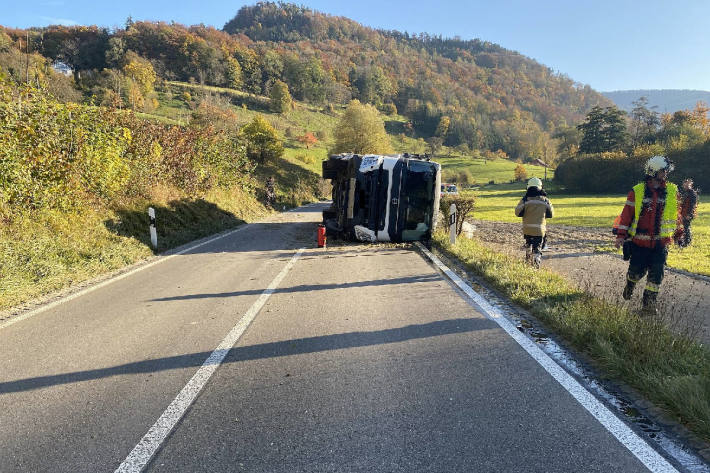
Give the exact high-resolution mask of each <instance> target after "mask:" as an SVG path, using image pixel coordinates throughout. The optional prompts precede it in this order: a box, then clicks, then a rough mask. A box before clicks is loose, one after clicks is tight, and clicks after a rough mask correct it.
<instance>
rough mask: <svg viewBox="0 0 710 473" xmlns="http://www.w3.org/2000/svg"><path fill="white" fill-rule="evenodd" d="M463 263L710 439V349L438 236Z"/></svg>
mask: <svg viewBox="0 0 710 473" xmlns="http://www.w3.org/2000/svg"><path fill="white" fill-rule="evenodd" d="M434 242H435V245H436V246H437V248H438V249H439V250H441V251H443V252H444V253H445V254H447V255H448V256H450V257H453V258H456V259H458V260H459V261H461V262H462V263H463V264H464V265H465V266H466V267H467V268H468V269H469V270H471V271H472V272H473V273H475V274H477V275H479V276H481V277H482V278H484V279H485V280H486V281H488V282H489V283H490V284H491V285H492V286H493V287H495V288H496V289H497V290H499V291H501V292H502V293H503V294H505V295H506V296H508V297H510V299H511V300H512V301H513V302H515V303H516V304H518V305H520V306H522V307H525V308H526V309H528V310H529V311H530V312H531V313H532V314H533V315H535V316H536V317H537V318H538V319H539V320H540V321H542V322H543V323H544V324H545V325H546V326H547V327H548V328H549V329H550V330H551V331H553V332H555V333H556V334H558V335H559V336H560V337H561V338H563V339H564V340H566V341H567V343H569V345H570V346H572V347H573V348H575V349H576V350H579V351H580V352H581V353H584V354H585V355H586V356H588V357H589V359H590V360H592V362H593V363H594V364H595V365H596V366H597V368H598V369H599V371H600V373H601V374H602V375H603V376H605V377H607V378H608V379H612V380H616V381H620V382H623V383H625V384H626V385H628V386H631V387H632V388H634V389H636V390H637V391H638V392H639V393H640V394H641V395H643V396H644V397H645V398H646V399H647V400H649V401H651V402H652V403H654V404H655V405H657V406H659V407H661V408H662V409H664V410H665V411H666V412H667V413H668V414H669V415H671V416H672V417H673V418H674V419H676V420H677V421H678V422H680V423H681V424H683V425H685V426H687V427H688V428H689V429H690V430H691V431H692V432H694V433H695V434H696V435H698V436H699V437H700V438H701V439H703V440H704V441H705V442H710V350H708V349H707V348H706V347H703V346H702V345H701V344H698V343H696V342H694V341H692V340H690V339H688V338H683V337H679V336H676V335H674V334H672V333H671V332H670V331H669V330H668V329H666V328H665V327H664V326H663V325H662V324H661V323H660V322H657V321H655V320H653V319H641V318H639V317H638V316H637V315H635V314H633V313H630V312H629V311H628V310H626V309H625V308H623V307H620V306H617V305H613V304H610V303H607V302H605V301H603V300H600V299H596V298H594V297H591V296H589V295H587V294H585V293H583V292H581V291H579V290H578V289H576V288H575V287H574V286H573V285H572V284H571V283H570V282H568V281H567V280H566V279H564V278H563V277H562V276H559V275H557V274H555V273H553V272H551V271H547V270H545V269H540V270H535V269H533V268H532V267H530V266H528V265H526V264H525V263H523V262H521V261H519V260H516V259H514V258H511V257H508V256H506V255H503V254H500V253H497V252H495V251H492V250H490V249H488V248H486V247H485V246H483V245H482V244H481V243H479V242H477V241H475V240H467V239H464V238H462V239H459V240H458V241H457V243H456V245H454V246H451V245H450V243H449V241H448V236H447V235H445V234H444V233H441V232H440V233H438V234H437V235H435V237H434Z"/></svg>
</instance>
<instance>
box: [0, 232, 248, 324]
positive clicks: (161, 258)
mask: <svg viewBox="0 0 710 473" xmlns="http://www.w3.org/2000/svg"><path fill="white" fill-rule="evenodd" d="M247 226H248V225H246V224H245V225H242V226H241V227H239V228H236V229H234V230H232V231H230V232H227V233H225V234H223V235H217V236H216V237H213V238H210V239H209V240H205V241H203V242H200V243H197V244H196V245H192V246H190V247H188V248H185V249H184V250H181V251H178V252H176V253H172V254H170V255H167V256H159V257H158V259H156V260H154V261H151V262H150V263H147V264H144V265H141V266H139V267H137V268H135V269H132V270H131V271H128V272H126V273H123V274H119V275H118V276H115V277H113V278H111V279H107V280H106V281H103V282H100V283H97V284H94V285H93V286H89V287H87V288H86V289H82V290H81V291H78V292H75V293H74V294H70V295H68V296H66V297H62V298H61V299H57V300H56V301H54V302H50V303H49V304H46V305H43V306H41V307H38V308H37V309H34V310H31V311H29V312H26V313H24V314H22V315H18V316H17V317H13V318H11V319H10V320H6V321H5V322H2V323H0V330H2V329H4V328H5V327H9V326H10V325H12V324H16V323H17V322H20V321H22V320H26V319H29V318H30V317H33V316H35V315H37V314H40V313H42V312H45V311H47V310H49V309H52V308H54V307H57V306H58V305H60V304H64V303H65V302H69V301H71V300H73V299H76V298H78V297H81V296H84V295H86V294H88V293H90V292H93V291H95V290H97V289H101V288H102V287H106V286H108V285H109V284H111V283H114V282H116V281H120V280H121V279H124V278H127V277H128V276H131V275H133V274H135V273H137V272H139V271H143V270H144V269H148V268H150V267H151V266H155V265H156V264H160V263H164V262H166V261H168V260H169V259H171V258H173V257H175V256H180V255H184V254H185V253H188V252H190V251H192V250H194V249H195V248H199V247H201V246H204V245H207V244H209V243H212V242H213V241H217V240H219V239H221V238H226V237H228V236H230V235H233V234H235V233H237V232H240V231H242V230H244V229H245V228H247Z"/></svg>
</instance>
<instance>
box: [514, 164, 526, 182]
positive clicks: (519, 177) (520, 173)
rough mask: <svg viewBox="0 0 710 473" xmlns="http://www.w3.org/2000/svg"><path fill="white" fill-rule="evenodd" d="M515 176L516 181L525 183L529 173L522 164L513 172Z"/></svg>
mask: <svg viewBox="0 0 710 473" xmlns="http://www.w3.org/2000/svg"><path fill="white" fill-rule="evenodd" d="M513 176H514V177H515V180H516V181H518V182H519V181H524V180H525V179H527V178H528V171H527V170H526V169H525V166H523V165H522V164H518V165H517V166H515V170H514V171H513Z"/></svg>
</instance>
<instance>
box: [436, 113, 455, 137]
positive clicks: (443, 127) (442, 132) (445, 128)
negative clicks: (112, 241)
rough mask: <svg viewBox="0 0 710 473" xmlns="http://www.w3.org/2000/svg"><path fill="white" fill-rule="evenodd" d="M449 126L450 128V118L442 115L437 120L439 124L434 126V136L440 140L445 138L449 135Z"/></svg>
mask: <svg viewBox="0 0 710 473" xmlns="http://www.w3.org/2000/svg"><path fill="white" fill-rule="evenodd" d="M450 126H451V118H449V117H447V116H446V115H444V116H443V117H441V119H440V120H439V124H438V125H437V126H436V131H435V132H434V135H436V136H438V137H440V138H442V139H443V138H446V135H447V134H448V133H449V127H450Z"/></svg>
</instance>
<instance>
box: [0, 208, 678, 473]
mask: <svg viewBox="0 0 710 473" xmlns="http://www.w3.org/2000/svg"><path fill="white" fill-rule="evenodd" d="M320 209H321V207H320V206H310V207H308V208H306V209H301V210H300V211H297V212H288V213H284V214H280V215H277V216H274V217H272V218H271V219H269V220H267V221H263V222H261V223H258V224H251V225H246V226H243V227H241V229H240V230H238V231H236V232H232V233H230V234H228V236H225V237H223V238H220V239H218V240H214V241H211V242H209V243H206V244H204V245H202V246H199V247H197V248H194V249H193V250H191V251H186V252H185V253H183V254H180V255H176V256H174V257H172V258H170V259H166V261H164V262H162V263H160V264H154V265H152V266H150V267H147V268H146V269H145V270H143V271H139V272H136V273H134V274H132V275H130V276H129V277H125V278H123V279H120V280H117V281H115V282H113V283H111V284H108V285H105V286H102V287H100V288H98V289H96V290H95V291H92V292H89V293H86V294H84V295H82V296H81V297H77V298H74V299H72V300H68V301H66V302H64V303H63V304H60V305H58V306H55V307H52V308H50V309H48V310H46V311H44V312H41V313H38V314H36V315H34V316H32V317H29V318H26V319H23V320H19V321H18V322H17V323H14V324H12V325H6V326H5V327H4V328H2V329H0V335H1V336H2V337H3V343H2V345H1V346H0V359H1V360H2V362H3V370H2V371H1V372H0V451H2V452H3V454H2V455H1V456H0V471H3V472H15V471H17V472H20V471H22V472H24V471H53V472H69V471H71V472H84V471H86V472H96V471H114V470H116V469H117V468H119V465H122V466H121V468H120V469H119V470H118V471H140V470H141V469H142V468H143V466H145V471H152V472H159V471H170V472H180V471H211V472H218V471H230V472H231V471H241V470H243V471H251V472H254V471H269V472H276V471H283V472H294V471H363V472H373V471H403V472H416V471H449V472H454V471H490V472H494V471H495V472H498V471H538V472H543V471H544V472H568V471H591V472H593V471H599V472H605V471H612V470H618V471H624V472H641V471H649V469H650V470H651V471H659V472H660V471H676V470H675V469H673V468H672V467H671V466H670V465H669V464H667V463H666V462H665V461H664V460H663V459H661V458H660V457H658V456H657V455H656V454H655V452H653V451H651V450H650V449H649V448H648V447H647V446H645V444H644V443H643V442H642V441H640V439H638V438H637V437H635V436H634V435H633V434H631V433H630V432H627V433H626V434H625V433H623V432H626V431H623V432H622V433H621V434H620V433H619V431H617V432H616V437H615V436H614V435H612V433H611V432H610V431H609V430H607V429H606V428H605V427H604V426H602V424H601V423H600V422H598V421H597V420H596V418H595V417H593V416H592V414H591V413H590V411H589V410H587V409H585V408H584V407H582V405H581V404H580V403H579V402H578V401H577V400H575V398H574V397H573V396H572V395H570V392H569V391H567V390H566V389H565V388H563V384H564V383H562V381H560V382H558V381H556V380H555V379H553V377H551V376H550V375H549V374H548V371H546V369H548V370H549V369H550V368H549V367H547V368H545V369H543V366H542V364H544V363H543V362H539V361H536V360H534V359H533V358H532V357H531V356H530V355H529V354H528V353H527V352H526V351H524V350H523V348H521V345H519V344H518V343H516V341H514V339H513V338H511V336H510V335H509V333H508V332H506V331H504V330H502V329H501V327H500V326H499V325H498V324H497V323H496V322H495V321H494V320H491V319H489V318H487V317H485V316H484V315H483V313H482V312H481V311H480V310H479V309H477V308H475V307H474V306H473V305H472V304H471V303H470V302H469V301H468V300H466V299H464V298H463V297H462V295H461V294H460V292H458V291H457V290H455V289H454V288H453V287H452V286H451V285H450V283H449V282H448V281H447V280H446V279H444V278H443V276H442V275H441V273H439V272H438V271H437V270H436V269H435V268H434V267H433V266H431V265H430V264H429V263H428V261H427V260H425V259H424V258H423V257H422V255H421V254H420V253H418V252H417V251H416V250H414V249H413V248H412V247H410V246H397V245H390V246H386V245H380V246H371V245H360V244H332V245H331V246H330V247H329V248H328V249H317V248H313V246H314V241H313V240H314V236H315V223H316V222H317V221H319V220H320V213H319V212H320ZM331 243H335V242H331ZM302 247H305V248H306V249H305V250H304V251H299V250H298V249H299V248H302ZM232 346H233V347H232ZM230 348H231V350H230ZM541 363H542V364H541ZM558 379H559V378H558ZM582 394H583V393H582ZM576 395H577V396H579V395H580V393H579V392H578V393H576ZM602 410H603V409H602ZM598 414H599V413H598V412H595V415H597V418H599V417H598ZM622 430H623V429H622ZM619 437H621V438H623V439H624V441H626V442H630V444H631V445H633V446H631V447H629V446H625V445H624V444H622V443H621V442H620V441H619V440H617V438H619ZM639 442H640V443H639ZM627 445H629V444H628V443H627ZM629 448H632V449H633V450H634V451H635V452H636V453H635V454H632V453H631V450H630V449H629ZM639 448H640V450H639ZM639 452H640V453H639ZM153 454H155V455H153ZM635 455H636V456H635ZM640 458H643V461H644V462H645V465H646V466H644V463H642V461H641V460H640ZM647 467H648V468H647Z"/></svg>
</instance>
